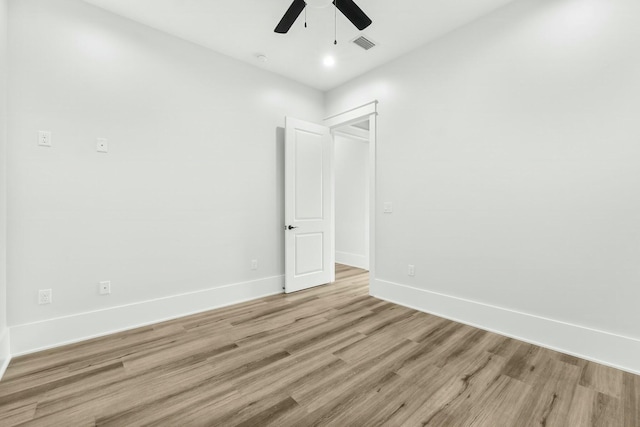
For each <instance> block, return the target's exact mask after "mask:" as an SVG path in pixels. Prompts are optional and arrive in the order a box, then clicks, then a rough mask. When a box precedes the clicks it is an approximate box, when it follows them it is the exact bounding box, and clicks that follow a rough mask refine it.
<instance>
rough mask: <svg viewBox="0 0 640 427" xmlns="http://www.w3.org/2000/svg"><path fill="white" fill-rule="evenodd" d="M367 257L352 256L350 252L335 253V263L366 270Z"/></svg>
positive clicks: (367, 267)
mask: <svg viewBox="0 0 640 427" xmlns="http://www.w3.org/2000/svg"><path fill="white" fill-rule="evenodd" d="M367 261H368V260H367V256H366V255H362V254H353V253H350V252H339V251H336V262H337V263H338V264H344V265H349V266H351V267H356V268H362V269H363V270H368V269H369V266H368V265H367V264H368V263H367Z"/></svg>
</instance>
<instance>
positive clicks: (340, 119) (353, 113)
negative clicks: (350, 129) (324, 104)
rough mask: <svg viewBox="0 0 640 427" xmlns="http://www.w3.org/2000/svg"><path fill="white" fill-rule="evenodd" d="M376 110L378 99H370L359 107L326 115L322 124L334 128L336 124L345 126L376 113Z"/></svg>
mask: <svg viewBox="0 0 640 427" xmlns="http://www.w3.org/2000/svg"><path fill="white" fill-rule="evenodd" d="M377 111H378V101H371V102H369V103H367V104H364V105H361V106H359V107H355V108H352V109H350V110H347V111H343V112H342V113H339V114H335V115H333V116H329V117H327V118H326V119H324V125H325V126H328V127H330V128H335V127H338V126H346V125H350V124H353V123H358V122H361V121H362V120H363V119H365V118H367V116H370V115H372V114H374V115H376V114H378V112H377ZM369 131H371V128H369Z"/></svg>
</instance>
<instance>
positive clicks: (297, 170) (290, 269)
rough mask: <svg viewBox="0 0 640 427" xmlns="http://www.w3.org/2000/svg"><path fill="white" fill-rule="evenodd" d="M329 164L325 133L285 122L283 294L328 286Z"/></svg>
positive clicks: (330, 234)
mask: <svg viewBox="0 0 640 427" xmlns="http://www.w3.org/2000/svg"><path fill="white" fill-rule="evenodd" d="M332 159H333V141H332V138H331V135H330V132H329V128H327V127H324V126H320V125H317V124H314V123H309V122H305V121H302V120H298V119H294V118H291V117H287V118H286V121H285V221H286V223H285V231H284V232H285V270H286V271H285V291H286V292H295V291H299V290H302V289H307V288H310V287H313V286H318V285H322V284H326V283H329V282H330V281H331V277H332V276H333V275H332V269H333V256H332V252H331V251H332V239H333V229H332V227H333V224H332V209H333V208H332V201H333V199H332V191H333V189H332V185H333V183H332V175H331V173H332Z"/></svg>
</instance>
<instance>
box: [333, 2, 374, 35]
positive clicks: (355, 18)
mask: <svg viewBox="0 0 640 427" xmlns="http://www.w3.org/2000/svg"><path fill="white" fill-rule="evenodd" d="M333 4H334V5H335V6H336V7H337V8H338V10H339V11H340V12H342V14H343V15H344V16H346V17H347V19H348V20H349V21H351V23H352V24H353V25H355V26H356V27H358V29H359V30H364V29H365V28H367V27H368V26H369V25H371V22H372V21H371V19H369V17H368V16H367V15H366V14H365V13H364V12H363V11H362V9H360V8H359V7H358V5H357V4H355V3H354V2H353V0H337V1H336V0H333Z"/></svg>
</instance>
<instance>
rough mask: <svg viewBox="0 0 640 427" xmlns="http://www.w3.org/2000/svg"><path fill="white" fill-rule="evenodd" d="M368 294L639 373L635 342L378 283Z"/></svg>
mask: <svg viewBox="0 0 640 427" xmlns="http://www.w3.org/2000/svg"><path fill="white" fill-rule="evenodd" d="M369 291H370V293H371V295H372V296H374V297H376V298H380V299H383V300H386V301H389V302H393V303H395V304H400V305H403V306H405V307H409V308H413V309H416V310H419V311H424V312H427V313H431V314H434V315H436V316H439V317H444V318H446V319H450V320H454V321H456V322H460V323H464V324H467V325H470V326H474V327H477V328H480V329H484V330H487V331H490V332H495V333H498V334H500V335H505V336H508V337H511V338H515V339H518V340H520V341H525V342H528V343H531V344H535V345H539V346H541V347H546V348H548V349H551V350H555V351H559V352H561V353H566V354H570V355H573V356H576V357H580V358H582V359H586V360H590V361H593V362H596V363H600V364H602V365H607V366H611V367H613V368H617V369H621V370H623V371H627V372H631V373H633V374H636V375H640V340H638V339H635V338H631V337H625V336H621V335H616V334H613V333H610V332H605V331H599V330H596V329H591V328H587V327H584V326H579V325H573V324H570V323H565V322H561V321H558V320H553V319H548V318H544V317H540V316H535V315H532V314H527V313H522V312H518V311H514V310H509V309H506V308H502V307H496V306H491V305H487V304H483V303H479V302H476V301H470V300H466V299H463V298H457V297H453V296H450V295H444V294H440V293H437V292H431V291H426V290H423V289H417V288H414V287H411V286H407V285H401V284H398V283H393V282H387V281H384V280H379V279H377V280H375V281H372V283H371V287H370V290H369Z"/></svg>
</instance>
